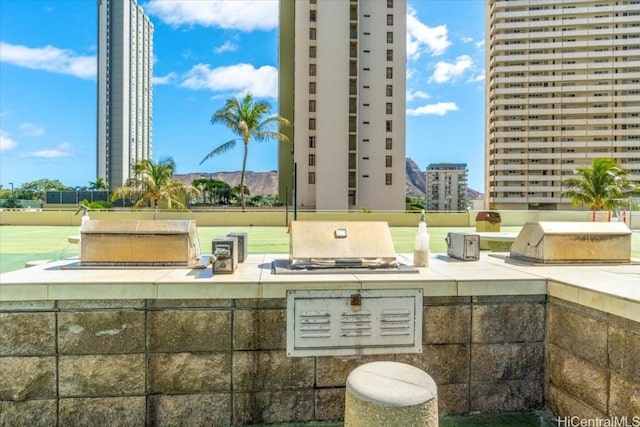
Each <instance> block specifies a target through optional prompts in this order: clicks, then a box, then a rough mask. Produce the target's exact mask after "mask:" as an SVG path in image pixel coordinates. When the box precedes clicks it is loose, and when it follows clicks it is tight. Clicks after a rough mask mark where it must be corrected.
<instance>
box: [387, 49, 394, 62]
mask: <svg viewBox="0 0 640 427" xmlns="http://www.w3.org/2000/svg"><path fill="white" fill-rule="evenodd" d="M387 61H393V49H387Z"/></svg>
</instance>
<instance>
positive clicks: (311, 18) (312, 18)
mask: <svg viewBox="0 0 640 427" xmlns="http://www.w3.org/2000/svg"><path fill="white" fill-rule="evenodd" d="M309 21H311V22H316V11H315V10H310V11H309Z"/></svg>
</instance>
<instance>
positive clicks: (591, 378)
mask: <svg viewBox="0 0 640 427" xmlns="http://www.w3.org/2000/svg"><path fill="white" fill-rule="evenodd" d="M548 370H549V383H550V384H551V385H553V386H555V387H557V388H559V389H561V390H563V391H564V392H566V393H568V394H570V395H571V396H573V397H574V398H576V399H578V400H580V401H581V402H583V403H584V404H586V405H587V406H590V407H592V408H593V409H595V410H596V411H597V412H601V413H606V411H607V395H608V391H609V390H608V389H609V383H608V375H607V372H606V370H605V369H603V368H600V367H599V366H597V365H595V364H593V363H591V362H588V361H586V360H584V359H581V358H579V357H577V356H575V355H573V354H571V353H569V352H567V351H566V350H564V349H562V348H560V347H558V346H556V345H553V344H551V345H550V352H549V366H548Z"/></svg>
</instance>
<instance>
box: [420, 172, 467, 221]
mask: <svg viewBox="0 0 640 427" xmlns="http://www.w3.org/2000/svg"><path fill="white" fill-rule="evenodd" d="M468 175H469V170H468V169H467V164H466V163H432V164H430V165H429V166H427V185H426V208H427V211H466V210H467V200H466V194H467V183H468Z"/></svg>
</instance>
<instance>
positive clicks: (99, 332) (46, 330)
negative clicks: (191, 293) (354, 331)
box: [0, 295, 638, 426]
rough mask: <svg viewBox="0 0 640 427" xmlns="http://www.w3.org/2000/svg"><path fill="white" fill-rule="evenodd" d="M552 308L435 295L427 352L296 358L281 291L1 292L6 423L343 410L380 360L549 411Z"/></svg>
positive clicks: (495, 405)
mask: <svg viewBox="0 0 640 427" xmlns="http://www.w3.org/2000/svg"><path fill="white" fill-rule="evenodd" d="M546 305H547V297H546V296H545V295H539V296H509V297H437V298H433V297H427V298H425V305H424V334H423V342H424V351H423V353H422V354H402V355H380V356H367V357H304V358H287V357H286V355H285V349H286V342H285V340H286V327H285V325H286V323H285V313H286V301H285V300H284V299H272V300H270V299H265V300H243V299H237V300H114V301H33V302H20V303H18V302H16V303H7V302H3V303H2V305H1V307H0V425H29V426H39V425H42V426H54V425H126V426H136V425H140V426H142V425H145V424H146V425H194V426H196V425H229V424H231V425H242V424H254V423H259V424H268V423H278V422H291V421H308V420H338V419H342V418H343V413H344V391H345V389H344V385H345V381H346V378H347V375H348V374H349V373H350V372H351V371H352V370H353V369H354V368H355V367H357V366H359V365H361V364H363V363H367V362H370V361H374V360H395V361H399V362H405V363H410V364H412V365H415V366H417V367H419V368H422V369H424V370H425V371H426V372H428V373H429V374H430V375H431V376H432V377H433V378H434V380H435V381H436V382H437V384H438V394H439V396H438V399H439V404H440V411H441V414H445V413H447V414H465V413H469V412H473V411H480V412H510V411H520V410H529V409H534V408H541V407H543V405H544V385H545V330H546V318H545V317H546ZM558 313H559V312H558V311H557V310H556V309H555V308H554V311H553V314H554V316H555V318H556V319H557V317H558V315H559V314H558ZM565 315H566V314H565ZM594 322H595V321H594ZM608 331H609V332H608V337H609V338H608V339H609V341H611V340H615V339H618V340H624V339H626V338H625V335H624V334H623V332H621V331H622V330H621V329H616V328H612V327H609V329H608ZM553 336H555V335H553ZM558 339H560V340H562V339H563V338H556V339H555V341H553V340H552V342H556V341H558ZM553 347H558V349H557V350H554V349H553ZM635 348H636V349H637V348H638V347H637V346H636V347H635ZM557 354H561V355H563V356H562V357H565V359H558V356H557ZM636 354H637V353H636ZM551 356H552V361H553V362H554V364H552V367H551V368H552V369H551V370H552V386H551V392H552V395H553V393H556V391H554V390H556V387H557V385H556V383H555V380H556V379H557V374H555V372H556V371H557V366H558V364H559V363H564V362H571V361H573V360H574V359H575V357H574V356H571V353H569V352H564V351H560V344H557V345H556V344H552V355H551ZM570 357H573V359H571V358H570ZM620 357H623V356H620ZM629 357H631V356H629ZM622 362H624V361H623V360H620V361H619V363H622ZM584 363H586V362H584ZM595 363H596V362H594V366H596V364H595ZM620 369H623V370H624V369H627V370H629V369H631V370H632V371H633V372H635V374H634V375H636V377H637V374H638V370H637V369H638V367H637V366H634V367H631V368H620ZM634 370H635V371H634ZM598 372H600V371H598ZM571 384H576V382H575V381H574V382H573V383H571ZM577 385H578V384H576V386H577ZM585 399H587V398H585ZM587 401H589V400H588V399H587Z"/></svg>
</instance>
